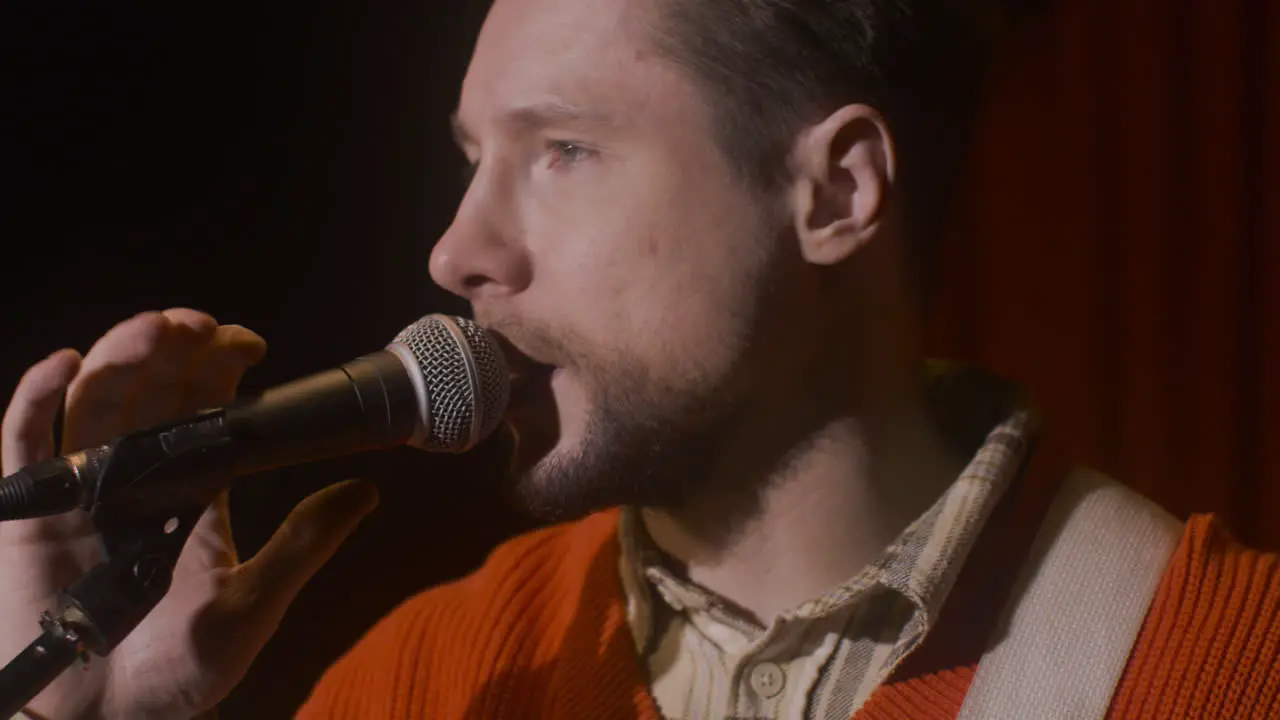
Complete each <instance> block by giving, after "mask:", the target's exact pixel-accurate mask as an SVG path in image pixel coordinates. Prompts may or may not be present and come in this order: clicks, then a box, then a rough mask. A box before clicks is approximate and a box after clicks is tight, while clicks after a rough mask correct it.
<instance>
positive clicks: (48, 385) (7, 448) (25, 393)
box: [0, 350, 80, 475]
mask: <svg viewBox="0 0 1280 720" xmlns="http://www.w3.org/2000/svg"><path fill="white" fill-rule="evenodd" d="M79 369H80V353H78V352H76V351H75V350H59V351H58V352H56V353H54V354H52V355H50V356H49V357H47V358H45V359H44V360H41V361H40V362H38V363H36V364H35V365H32V366H31V368H30V369H29V370H27V372H26V373H25V374H24V375H23V376H22V379H21V380H20V381H18V387H17V388H16V389H14V391H13V398H12V399H11V400H10V401H9V407H8V408H7V409H6V410H5V413H4V421H3V423H0V468H2V472H3V474H5V475H9V474H10V473H14V472H17V471H18V470H21V469H22V468H24V467H26V466H27V465H30V464H31V463H33V462H37V461H40V460H46V459H48V458H50V457H53V450H54V448H53V422H54V419H55V418H56V417H57V415H58V407H59V406H60V405H61V404H62V397H63V394H64V393H65V392H66V391H67V386H68V385H69V384H70V383H71V380H72V379H73V378H74V377H75V376H76V372H77V371H78V370H79Z"/></svg>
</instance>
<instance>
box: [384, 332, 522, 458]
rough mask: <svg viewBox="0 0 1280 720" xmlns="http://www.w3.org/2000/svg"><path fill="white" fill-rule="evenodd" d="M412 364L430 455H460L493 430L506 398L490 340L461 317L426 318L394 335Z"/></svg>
mask: <svg viewBox="0 0 1280 720" xmlns="http://www.w3.org/2000/svg"><path fill="white" fill-rule="evenodd" d="M392 342H393V343H399V344H401V345H403V346H404V347H406V348H408V349H409V351H410V352H411V353H413V356H414V358H416V359H417V361H418V369H419V370H420V371H421V372H422V378H423V380H424V382H425V386H426V391H427V415H428V416H429V417H428V418H427V434H426V438H425V439H424V440H423V441H422V442H421V443H418V445H419V447H421V448H422V449H424V450H430V451H433V452H462V451H464V450H469V449H471V448H472V447H474V446H475V445H476V444H477V443H479V442H480V441H481V440H483V439H485V438H486V437H488V436H489V434H490V433H492V432H493V431H494V430H495V429H497V427H498V424H499V423H500V422H502V416H503V414H505V413H506V411H507V401H508V399H509V398H510V395H511V386H510V383H509V377H510V375H509V372H508V370H507V362H506V358H505V357H503V355H502V350H501V349H500V348H499V347H498V343H497V341H495V340H494V338H493V336H492V335H490V334H489V333H487V332H485V330H484V329H483V328H481V327H480V326H479V325H476V324H475V323H474V322H472V321H470V320H467V319H466V318H460V317H453V316H451V315H439V314H436V315H428V316H426V317H424V318H422V319H421V320H419V321H417V322H416V323H414V324H412V325H410V326H409V327H407V328H405V329H404V330H401V331H400V334H399V335H397V336H396V338H395V340H393V341H392Z"/></svg>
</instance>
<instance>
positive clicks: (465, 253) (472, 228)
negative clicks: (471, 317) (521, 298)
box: [430, 177, 532, 303]
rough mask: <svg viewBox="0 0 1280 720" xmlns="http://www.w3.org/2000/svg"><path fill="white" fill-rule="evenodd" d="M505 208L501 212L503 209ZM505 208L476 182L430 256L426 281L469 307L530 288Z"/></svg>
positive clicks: (528, 270) (524, 257)
mask: <svg viewBox="0 0 1280 720" xmlns="http://www.w3.org/2000/svg"><path fill="white" fill-rule="evenodd" d="M504 206H505V207H504ZM510 206H511V204H510V203H503V202H501V200H500V197H499V194H498V193H496V192H495V191H494V188H486V187H485V186H484V185H482V184H481V178H480V177H477V178H475V180H474V181H473V182H472V184H471V187H470V188H468V190H467V194H466V195H465V196H464V197H463V198H462V203H461V205H459V206H458V212H457V214H455V215H454V218H453V223H452V224H450V225H449V229H448V230H446V231H445V233H444V235H443V236H442V237H441V238H440V240H439V242H437V243H436V246H435V248H433V249H432V251H431V261H430V270H431V279H432V280H434V281H435V282H436V284H438V285H440V287H443V288H444V289H446V290H448V291H449V292H451V293H453V294H455V295H458V296H459V297H462V298H464V299H466V300H468V301H470V302H472V303H475V302H476V301H477V300H480V299H484V298H494V297H502V296H509V295H515V294H518V293H520V292H522V291H523V290H524V289H525V288H527V287H528V286H529V282H530V281H531V280H532V263H531V262H530V260H529V256H528V251H527V249H526V247H525V245H524V243H523V242H522V241H521V240H520V234H519V232H518V231H517V230H515V229H514V228H513V227H512V225H514V224H515V223H511V222H509V221H508V220H507V218H509V216H510V215H511V210H510V209H509V208H510Z"/></svg>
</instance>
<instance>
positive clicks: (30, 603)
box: [0, 309, 377, 720]
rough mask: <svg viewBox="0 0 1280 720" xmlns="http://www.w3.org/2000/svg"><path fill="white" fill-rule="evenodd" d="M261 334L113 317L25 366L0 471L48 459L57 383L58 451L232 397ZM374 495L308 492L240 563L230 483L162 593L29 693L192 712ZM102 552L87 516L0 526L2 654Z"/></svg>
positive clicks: (81, 703) (37, 705)
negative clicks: (85, 657)
mask: <svg viewBox="0 0 1280 720" xmlns="http://www.w3.org/2000/svg"><path fill="white" fill-rule="evenodd" d="M265 351H266V343H265V342H264V341H263V340H262V338H260V337H258V335H256V334H255V333H253V332H251V331H249V330H247V329H245V328H242V327H239V326H236V325H223V326H219V325H218V324H217V322H216V321H215V320H214V319H213V318H211V317H209V316H208V315H205V314H203V313H199V312H195V311H193V310H185V309H176V310H167V311H165V312H163V313H144V314H141V315H138V316H136V317H134V318H132V319H130V320H127V321H125V322H123V323H121V324H119V325H117V326H116V327H114V328H112V329H111V331H109V332H108V333H107V334H106V335H104V336H103V337H102V338H101V339H99V340H98V341H97V343H95V344H94V346H93V348H92V349H90V351H89V353H88V355H86V356H85V357H84V358H83V360H82V359H81V357H80V355H79V354H78V353H77V352H75V351H74V350H62V351H59V352H56V353H54V354H53V355H50V356H49V357H48V358H46V359H44V360H43V361H41V362H39V363H37V364H36V365H34V366H32V367H31V368H30V369H29V370H28V371H27V373H26V374H25V375H24V376H23V378H22V380H21V382H20V383H19V384H18V387H17V389H16V390H15V391H14V394H13V399H12V401H11V402H10V404H9V407H8V410H7V411H6V412H5V416H4V423H3V427H2V428H0V451H2V452H0V455H2V456H3V458H2V459H3V472H4V474H5V475H8V474H10V473H13V472H15V471H17V470H19V469H20V468H22V467H24V466H26V465H28V464H30V463H33V462H37V461H40V460H44V459H47V458H49V457H52V456H53V455H54V452H55V448H54V447H53V436H52V429H53V423H54V418H55V416H56V413H57V410H58V406H59V404H60V403H61V402H62V398H63V395H64V392H65V396H66V411H65V414H64V417H65V422H64V425H63V446H64V447H63V448H62V449H61V451H62V452H73V451H75V450H78V449H82V448H86V447H90V446H93V445H98V444H101V443H103V442H105V441H107V440H110V439H111V438H114V437H117V436H119V435H122V434H124V433H126V432H130V431H132V430H136V429H139V428H144V427H148V426H151V425H154V424H157V423H161V422H164V421H166V420H172V419H175V418H177V417H181V416H185V415H189V414H192V413H194V412H196V411H198V410H200V409H204V408H210V407H218V406H221V405H225V404H227V403H228V402H230V401H231V400H233V399H234V396H235V391H236V387H237V385H239V382H240V378H241V377H242V376H243V374H244V372H245V370H246V369H247V368H248V367H249V366H251V365H253V364H255V363H257V362H258V361H259V360H261V358H262V356H263V354H264V353H265ZM376 504H377V493H376V491H375V490H374V489H373V487H372V486H371V485H369V484H367V483H360V482H348V483H342V484H339V485H334V486H331V487H328V488H326V489H324V490H321V491H320V492H318V493H316V494H315V495H312V496H311V497H309V498H307V499H306V500H304V501H303V502H302V503H301V504H300V505H299V506H298V507H297V508H296V509H295V510H294V511H293V513H292V514H291V515H290V516H289V518H288V519H287V520H286V521H285V523H284V525H283V526H282V527H281V528H280V529H279V530H278V531H277V532H276V534H275V535H274V536H273V537H272V538H271V540H270V542H268V544H267V545H266V546H265V547H264V548H263V549H262V551H261V552H259V553H258V554H257V555H256V556H255V557H253V559H251V560H248V561H246V562H243V563H240V562H238V560H237V558H236V551H235V546H234V544H233V543H232V539H231V532H230V524H229V518H228V515H227V503H226V496H225V494H224V495H223V496H222V497H220V498H219V499H218V500H217V501H216V502H215V503H214V504H213V505H212V506H211V507H210V508H209V509H208V510H207V511H206V512H205V513H204V515H203V516H202V517H201V519H200V521H199V523H198V524H197V525H196V527H195V528H194V529H193V531H192V533H191V537H190V539H189V540H188V541H187V544H186V546H185V547H184V548H183V551H182V555H181V557H180V558H179V559H178V564H177V567H176V568H175V571H174V576H173V583H172V586H171V587H170V589H169V592H168V594H167V595H166V596H165V597H164V599H163V600H161V602H160V604H159V605H157V606H156V608H155V609H154V610H152V612H151V613H150V614H149V615H148V616H147V617H146V618H145V619H143V621H142V622H141V623H140V624H139V625H138V627H137V628H136V629H135V630H134V631H133V632H132V633H131V634H130V635H129V636H128V637H127V638H125V640H124V641H123V642H122V643H121V644H120V645H119V646H118V647H117V648H116V649H115V651H114V652H112V653H111V654H110V655H109V656H108V657H106V658H99V657H97V656H93V657H92V659H91V660H90V662H89V665H88V667H87V669H86V670H84V671H81V670H80V669H78V668H73V669H71V670H69V671H67V672H65V673H63V675H62V677H60V678H58V680H56V681H55V682H54V683H52V684H51V685H50V686H49V687H48V688H46V689H45V691H44V692H42V693H41V694H40V695H39V696H38V697H37V698H35V699H34V700H33V701H32V702H31V703H30V706H29V707H30V709H31V711H32V712H34V713H36V714H38V715H40V716H42V717H47V718H58V719H59V720H61V719H62V718H112V719H114V718H128V719H129V720H135V719H141V718H166V719H169V718H187V717H191V716H193V715H196V714H198V713H201V712H203V711H205V710H207V709H209V708H211V707H213V706H214V705H216V704H217V703H218V701H220V700H221V699H222V698H224V697H225V696H226V695H227V693H228V692H230V690H231V688H233V687H234V686H235V684H236V683H238V682H239V681H240V679H241V678H242V677H243V676H244V673H245V671H246V670H248V668H249V665H250V663H251V662H252V661H253V659H254V657H256V656H257V654H258V652H259V651H260V650H261V649H262V646H263V645H264V644H266V642H267V640H268V639H269V638H270V637H271V635H272V633H274V632H275V629H276V627H277V625H278V624H279V621H280V619H281V617H282V616H283V615H284V612H285V610H286V609H287V607H288V605H289V603H291V602H292V601H293V598H294V597H295V596H296V595H297V593H298V591H299V590H300V589H301V588H302V586H303V584H304V583H306V581H307V580H308V579H310V577H311V576H312V575H313V574H314V573H315V572H316V571H317V570H318V569H319V568H320V566H321V565H322V564H324V562H326V561H327V560H328V559H329V558H330V557H331V556H332V555H333V553H334V552H335V551H336V550H337V548H338V546H339V544H340V543H341V542H342V541H343V540H344V539H345V538H346V537H347V535H349V534H350V533H351V532H352V531H353V530H354V529H355V526H356V524H357V523H358V522H359V520H360V519H361V518H362V517H364V516H365V515H367V514H368V513H369V512H370V511H371V510H372V509H373V508H374V506H375V505H376ZM100 559H101V553H100V551H99V549H98V546H97V542H96V537H95V535H94V528H93V525H92V523H91V522H90V520H89V517H88V514H87V513H85V512H83V511H79V510H77V511H75V512H72V513H67V514H65V515H62V516H58V517H52V518H40V519H36V520H22V521H10V522H4V523H0V663H5V662H8V661H9V660H10V659H12V658H13V657H14V656H15V655H16V654H18V652H20V651H21V650H22V649H23V648H24V647H26V646H27V644H28V643H30V642H31V641H32V640H34V639H35V637H36V636H37V635H38V634H39V630H40V629H39V625H38V624H37V620H38V618H39V616H40V613H41V612H42V611H44V610H51V609H53V603H54V598H55V596H56V594H57V592H58V591H59V590H60V589H62V588H63V587H65V586H66V585H68V584H70V583H71V582H72V581H74V580H75V579H77V578H78V577H79V576H80V575H81V574H83V573H84V572H85V571H86V570H88V569H89V568H90V567H92V566H93V565H95V564H96V563H97V562H98V561H99V560H100Z"/></svg>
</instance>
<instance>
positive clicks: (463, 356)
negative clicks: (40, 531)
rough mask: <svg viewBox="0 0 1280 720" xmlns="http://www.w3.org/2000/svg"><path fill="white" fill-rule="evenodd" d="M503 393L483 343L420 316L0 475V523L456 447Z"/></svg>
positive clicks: (482, 427) (174, 506) (178, 498)
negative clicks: (304, 373) (203, 405)
mask: <svg viewBox="0 0 1280 720" xmlns="http://www.w3.org/2000/svg"><path fill="white" fill-rule="evenodd" d="M508 392H509V389H508V385H507V377H506V364H505V362H504V359H503V358H502V356H501V351H500V350H499V349H498V347H497V344H496V343H495V342H494V341H493V339H492V338H491V337H490V336H488V335H487V334H486V333H484V332H483V331H482V330H480V329H479V328H478V327H477V326H474V325H473V324H471V323H469V321H466V320H462V319H461V318H449V317H446V316H440V315H431V316H428V317H427V318H424V319H423V320H421V321H419V323H417V324H415V325H413V326H410V328H407V329H406V330H405V331H404V332H402V333H401V334H400V336H398V337H397V339H396V341H395V342H393V343H392V344H390V345H388V346H387V348H386V349H384V350H381V351H378V352H375V353H372V354H370V355H366V356H364V357H361V358H357V359H356V360H353V361H351V362H349V363H346V364H344V365H342V366H340V367H338V368H334V369H331V370H326V371H323V372H319V373H316V374H314V375H310V376H308V377H305V378H301V379H299V380H294V381H292V382H289V383H285V384H283V385H279V386H276V387H274V388H271V389H269V390H267V391H265V392H264V393H263V394H262V395H261V396H259V397H257V398H254V399H252V400H248V401H245V402H242V403H237V404H234V405H230V406H227V407H225V408H218V409H214V410H209V411H205V412H202V413H200V414H199V415H197V416H195V417H194V418H186V419H183V420H179V421H176V422H172V423H166V424H163V425H159V426H156V427H152V428H147V429H145V430H140V431H137V432H134V433H130V434H128V435H125V436H123V437H120V438H117V439H116V440H114V441H112V442H110V443H108V444H106V445H102V446H99V447H96V448H89V449H86V450H81V451H79V452H75V453H71V454H69V455H64V456H61V457H56V458H52V459H50V460H47V461H44V462H40V463H34V464H32V465H29V466H27V467H26V468H23V469H22V470H20V471H18V472H17V473H14V474H13V475H10V476H9V477H6V478H4V479H3V480H0V520H13V519H19V518H32V517H41V516H45V515H54V514H58V513H63V512H67V511H70V510H74V509H76V508H83V509H85V510H88V511H90V512H91V513H92V514H93V515H94V516H95V518H96V517H98V516H99V515H103V516H109V517H111V518H112V519H114V520H129V519H132V518H148V517H156V516H159V515H163V514H165V513H175V512H178V511H179V510H184V509H189V508H192V507H203V506H204V505H207V504H208V503H209V502H211V501H212V500H213V498H214V497H215V496H216V495H217V494H218V493H219V492H221V491H222V490H224V489H226V488H227V487H228V486H229V485H230V484H231V482H232V480H233V479H234V477H236V476H240V475H249V474H252V473H256V472H261V471H264V470H269V469H272V468H276V467H281V466H285V465H292V464H296V463H302V462H308V461H312V460H320V459H325V458H330V457H335V456H339V455H346V454H350V453H357V452H363V451H368V450H378V449H383V448H389V447H395V446H399V445H405V444H409V445H414V446H417V447H422V448H424V449H428V450H443V451H447V452H459V451H462V450H466V449H469V448H470V447H472V446H474V445H475V443H476V442H478V441H479V440H480V439H482V438H483V436H486V435H488V434H489V433H490V432H492V430H493V429H494V428H495V427H496V426H497V424H498V421H499V420H500V416H501V413H502V412H503V411H504V410H505V406H506V402H507V396H508ZM468 393H470V401H469V402H467V396H468ZM442 420H443V421H444V422H441V421H442ZM446 430H448V431H455V432H453V434H452V435H447V436H441V432H442V431H446ZM459 430H461V431H463V432H461V433H458V432H456V431H459Z"/></svg>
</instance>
